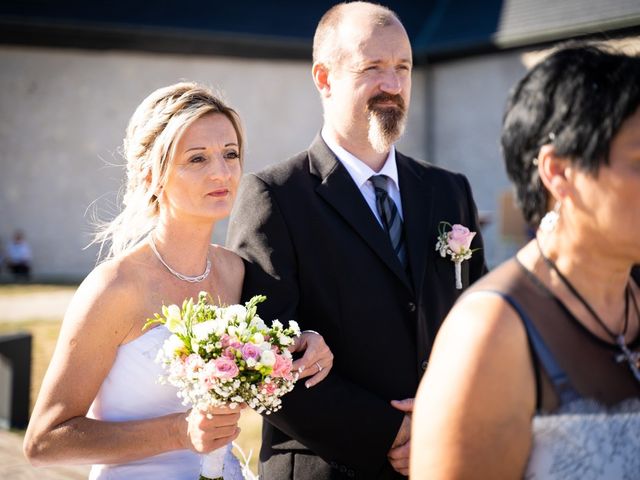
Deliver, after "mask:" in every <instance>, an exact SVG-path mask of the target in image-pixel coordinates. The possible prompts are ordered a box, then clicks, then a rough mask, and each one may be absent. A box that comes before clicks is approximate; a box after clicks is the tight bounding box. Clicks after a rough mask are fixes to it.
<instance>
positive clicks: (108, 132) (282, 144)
mask: <svg viewBox="0 0 640 480" xmlns="http://www.w3.org/2000/svg"><path fill="white" fill-rule="evenodd" d="M0 65H2V68H1V69H0V238H1V239H2V240H3V241H4V242H6V241H7V240H8V239H9V238H10V236H11V234H12V232H13V230H14V229H16V228H21V229H23V230H24V231H25V233H26V235H27V240H28V241H29V243H30V244H31V246H32V249H33V251H34V257H35V258H34V274H35V275H36V276H39V277H58V278H64V277H71V278H81V277H83V276H84V275H86V273H87V272H88V271H89V270H91V268H92V267H93V266H94V264H95V260H96V253H97V249H96V248H94V247H91V248H88V249H83V247H84V246H85V245H87V244H88V243H89V241H90V238H91V233H92V231H93V229H92V224H91V213H92V212H93V209H92V208H90V207H91V205H92V204H93V202H94V201H96V200H97V201H96V203H95V205H96V206H97V209H98V210H97V212H98V215H99V217H100V218H102V219H107V218H110V217H111V216H112V215H113V213H114V212H116V211H117V209H118V203H117V198H116V192H117V191H118V188H119V186H120V184H121V182H122V179H123V174H124V169H123V168H122V167H118V166H114V165H122V164H123V160H122V158H121V156H120V155H119V153H118V151H119V149H120V146H121V144H122V138H123V137H124V131H125V128H126V124H127V121H128V119H129V117H130V115H131V114H132V113H133V110H134V109H135V107H136V106H137V105H138V104H139V103H140V101H141V100H142V99H143V98H144V97H145V96H146V95H147V94H149V93H150V92H151V91H152V90H154V89H156V88H158V87H161V86H165V85H169V84H171V83H174V82H177V81H179V80H183V79H184V80H195V81H199V82H202V83H205V84H208V85H211V86H214V87H216V88H217V89H218V90H220V91H221V93H222V94H223V98H225V99H226V100H227V101H228V103H229V104H230V105H232V106H234V107H235V108H236V109H237V110H238V112H239V113H240V115H241V117H242V119H243V121H244V125H245V128H246V131H247V139H248V148H247V156H246V164H245V169H246V171H254V170H256V169H259V168H261V167H263V166H266V165H267V164H270V163H274V162H277V161H281V160H284V159H286V158H288V157H290V156H291V155H293V154H294V153H297V152H299V151H300V150H303V149H305V148H306V147H307V146H308V145H309V143H310V142H311V141H312V140H313V138H314V136H315V135H316V133H317V132H318V131H319V129H320V127H321V125H322V110H321V104H320V100H319V97H318V95H317V93H316V90H315V88H314V86H313V82H312V80H311V74H310V69H311V64H310V62H299V61H273V60H247V59H232V58H222V57H205V56H179V55H161V54H147V53H131V52H116V51H105V52H101V51H84V50H68V49H46V48H30V47H14V46H0ZM424 78H425V74H424V72H416V73H415V75H414V94H413V102H412V107H411V110H410V121H409V127H408V128H407V133H406V136H405V139H404V140H403V141H402V142H401V145H400V148H401V150H402V151H403V152H404V153H406V154H409V155H414V156H416V157H418V158H426V135H425V132H426V123H425V121H426V120H425V118H426V115H425V114H424V106H425V105H426V100H425V94H426V92H425V88H424ZM225 229H226V225H220V226H219V228H217V229H216V232H215V233H214V241H217V242H219V243H222V242H223V241H224V234H225Z"/></svg>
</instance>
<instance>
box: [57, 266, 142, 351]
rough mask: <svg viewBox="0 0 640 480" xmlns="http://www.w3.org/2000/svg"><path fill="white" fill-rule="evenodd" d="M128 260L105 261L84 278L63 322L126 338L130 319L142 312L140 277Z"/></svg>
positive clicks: (138, 271) (137, 270)
mask: <svg viewBox="0 0 640 480" xmlns="http://www.w3.org/2000/svg"><path fill="white" fill-rule="evenodd" d="M136 266H137V265H136V261H135V259H132V258H131V257H123V258H118V259H111V260H107V261H105V262H103V263H101V264H100V265H98V266H97V267H96V268H94V269H93V270H92V271H91V273H89V275H88V276H87V277H86V278H85V279H84V281H83V282H82V283H81V284H80V286H79V287H78V290H77V291H76V293H75V294H74V296H73V299H72V300H71V303H70V305H69V308H68V310H67V313H66V315H65V322H66V323H80V324H81V325H83V326H88V327H100V326H102V327H104V322H105V321H108V324H109V326H110V328H111V329H112V330H115V331H117V332H118V333H117V336H120V335H122V338H124V336H126V333H127V332H128V331H129V330H130V328H131V326H132V323H133V319H135V318H136V316H137V314H138V313H140V312H143V311H144V306H145V303H144V301H145V295H144V291H143V290H144V282H143V280H144V276H143V275H142V272H141V270H140V268H136Z"/></svg>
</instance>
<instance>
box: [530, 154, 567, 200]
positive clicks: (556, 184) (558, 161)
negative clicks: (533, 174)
mask: <svg viewBox="0 0 640 480" xmlns="http://www.w3.org/2000/svg"><path fill="white" fill-rule="evenodd" d="M570 170H571V164H570V162H569V160H567V159H566V158H564V157H560V156H558V155H557V153H556V149H555V147H554V146H553V145H552V144H547V145H543V146H542V147H541V148H540V151H539V152H538V174H539V175H540V180H541V181H542V183H543V184H544V186H545V187H546V189H547V190H548V191H549V193H550V195H551V196H552V197H553V198H554V199H555V200H556V201H559V202H562V200H563V199H564V198H565V197H566V196H567V194H568V193H569V190H570V184H569V181H568V175H567V174H568V173H569V171H570Z"/></svg>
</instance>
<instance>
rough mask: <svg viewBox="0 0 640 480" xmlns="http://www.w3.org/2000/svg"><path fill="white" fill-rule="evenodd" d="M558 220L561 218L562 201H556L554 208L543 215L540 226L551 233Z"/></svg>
mask: <svg viewBox="0 0 640 480" xmlns="http://www.w3.org/2000/svg"><path fill="white" fill-rule="evenodd" d="M558 220H560V202H556V204H555V205H554V206H553V210H549V211H548V212H547V213H546V214H545V215H544V217H542V220H540V226H539V227H538V228H539V229H540V230H541V231H543V232H544V233H551V232H553V231H554V230H555V228H556V225H557V224H558Z"/></svg>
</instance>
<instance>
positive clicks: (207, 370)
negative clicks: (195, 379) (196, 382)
mask: <svg viewBox="0 0 640 480" xmlns="http://www.w3.org/2000/svg"><path fill="white" fill-rule="evenodd" d="M216 377H217V372H216V365H215V363H214V362H207V363H205V364H204V366H203V367H202V369H201V370H200V375H199V378H200V384H201V385H202V386H204V387H205V388H206V389H207V390H210V389H211V388H212V387H213V384H214V383H215V382H216Z"/></svg>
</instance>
